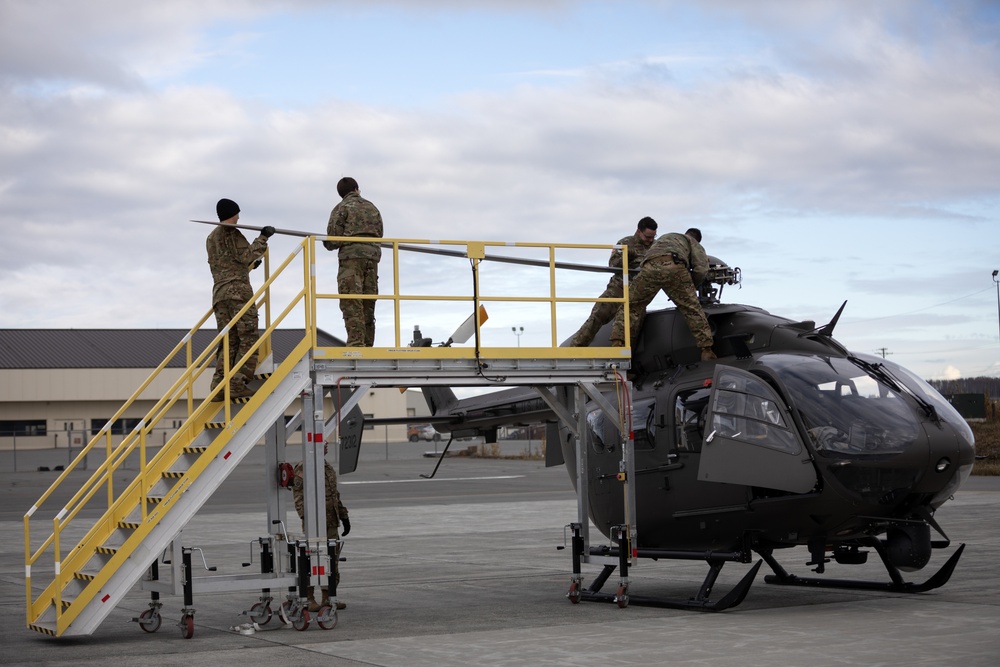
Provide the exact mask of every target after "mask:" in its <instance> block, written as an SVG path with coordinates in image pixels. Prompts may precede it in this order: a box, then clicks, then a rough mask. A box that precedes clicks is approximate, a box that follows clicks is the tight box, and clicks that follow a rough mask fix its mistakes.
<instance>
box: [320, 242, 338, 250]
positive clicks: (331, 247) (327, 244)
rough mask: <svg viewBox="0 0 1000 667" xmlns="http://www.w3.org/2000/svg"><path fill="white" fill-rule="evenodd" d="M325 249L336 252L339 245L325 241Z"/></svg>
mask: <svg viewBox="0 0 1000 667" xmlns="http://www.w3.org/2000/svg"><path fill="white" fill-rule="evenodd" d="M323 247H324V248H326V249H327V250H336V249H337V244H336V243H334V242H333V241H323Z"/></svg>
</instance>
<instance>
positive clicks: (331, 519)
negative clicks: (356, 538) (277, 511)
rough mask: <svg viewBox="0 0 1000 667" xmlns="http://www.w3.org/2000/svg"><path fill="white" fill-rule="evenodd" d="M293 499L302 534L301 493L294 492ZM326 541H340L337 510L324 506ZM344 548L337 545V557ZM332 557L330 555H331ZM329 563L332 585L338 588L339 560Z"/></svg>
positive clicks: (304, 528)
mask: <svg viewBox="0 0 1000 667" xmlns="http://www.w3.org/2000/svg"><path fill="white" fill-rule="evenodd" d="M295 493H297V495H296V497H295V509H297V510H298V511H299V518H300V519H302V532H305V530H306V518H305V514H304V513H303V510H302V509H301V504H302V492H301V491H296V492H295ZM326 539H328V540H339V539H340V520H339V519H338V518H337V508H336V507H331V506H330V505H327V506H326ZM343 548H344V543H343V542H340V543H338V544H337V556H340V551H341V549H343ZM331 555H332V554H331ZM330 562H331V563H332V564H333V584H334V586H340V558H331V559H330ZM322 588H323V591H324V592H326V579H325V578H324V579H323V584H322Z"/></svg>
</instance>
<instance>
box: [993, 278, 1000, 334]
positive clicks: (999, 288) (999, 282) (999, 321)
mask: <svg viewBox="0 0 1000 667" xmlns="http://www.w3.org/2000/svg"><path fill="white" fill-rule="evenodd" d="M998 273H1000V270H997V269H993V283H994V284H995V285H996V286H997V326H998V327H1000V280H998V279H997V274H998Z"/></svg>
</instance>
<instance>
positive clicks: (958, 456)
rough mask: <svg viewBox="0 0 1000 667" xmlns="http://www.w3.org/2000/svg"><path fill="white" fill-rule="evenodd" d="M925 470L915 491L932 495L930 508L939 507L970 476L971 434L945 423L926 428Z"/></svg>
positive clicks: (973, 445)
mask: <svg viewBox="0 0 1000 667" xmlns="http://www.w3.org/2000/svg"><path fill="white" fill-rule="evenodd" d="M924 429H925V432H926V434H927V443H928V448H927V467H926V469H925V471H924V474H923V475H922V476H921V479H920V481H919V482H918V484H917V487H916V488H915V489H914V491H916V492H918V493H927V494H933V495H934V497H933V499H932V501H931V505H932V506H934V507H937V506H939V505H940V504H941V503H943V502H944V501H946V500H947V499H948V498H950V497H951V495H952V494H953V493H954V492H955V491H956V490H957V489H958V487H960V486H961V485H962V483H963V482H965V480H966V479H967V478H968V477H969V475H970V474H971V473H972V464H973V463H974V462H975V458H976V456H975V455H976V448H975V442H974V440H973V439H972V435H971V431H966V430H964V429H956V428H955V427H953V426H952V425H951V424H949V423H947V422H940V423H939V424H933V425H930V424H928V425H925V426H924Z"/></svg>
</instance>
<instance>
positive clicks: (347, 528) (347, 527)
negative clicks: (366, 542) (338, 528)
mask: <svg viewBox="0 0 1000 667" xmlns="http://www.w3.org/2000/svg"><path fill="white" fill-rule="evenodd" d="M340 523H342V524H343V525H344V532H342V533H341V535H342V536H344V537H347V534H348V533H349V532H351V520H350V519H348V518H347V517H346V516H345V517H344V518H343V519H341V520H340Z"/></svg>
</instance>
